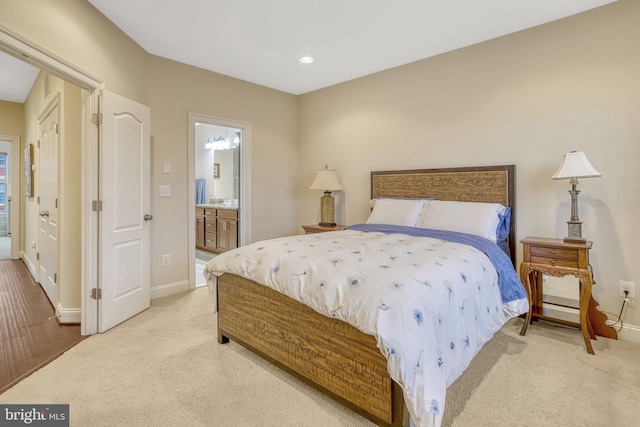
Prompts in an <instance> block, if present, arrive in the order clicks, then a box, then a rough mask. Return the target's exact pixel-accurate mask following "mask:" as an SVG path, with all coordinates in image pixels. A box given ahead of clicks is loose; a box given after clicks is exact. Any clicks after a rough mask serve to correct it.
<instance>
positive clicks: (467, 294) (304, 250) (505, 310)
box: [205, 224, 528, 426]
mask: <svg viewBox="0 0 640 427" xmlns="http://www.w3.org/2000/svg"><path fill="white" fill-rule="evenodd" d="M412 234H413V235H412ZM460 234H461V233H450V232H437V231H435V230H426V231H425V230H420V229H415V228H412V227H394V226H374V225H371V224H367V225H358V226H352V227H350V228H349V229H347V230H344V231H335V232H330V233H319V234H307V235H301V236H291V237H285V238H280V239H273V240H267V241H262V242H257V243H254V244H251V245H247V246H244V247H241V248H238V249H235V250H233V251H229V252H225V253H223V254H221V255H218V256H217V257H215V258H213V259H212V260H211V261H210V262H209V263H208V264H207V266H206V267H205V276H206V277H207V278H208V280H209V284H210V285H212V286H213V285H214V284H215V276H218V275H220V274H223V273H225V272H227V273H232V274H236V275H239V276H242V277H245V278H247V279H250V280H253V281H255V282H257V283H260V284H263V285H265V286H268V287H270V288H272V289H274V290H276V291H278V292H280V293H282V294H284V295H287V296H289V297H291V298H293V299H295V300H297V301H299V302H302V303H304V304H306V305H308V306H309V307H311V308H313V309H314V310H316V311H318V312H319V313H321V314H323V315H326V316H330V317H335V318H338V319H341V320H343V321H345V322H347V323H349V324H351V325H353V326H354V327H356V328H358V329H359V330H361V331H362V332H364V333H367V334H370V335H373V336H374V337H376V339H377V343H378V348H379V349H380V351H381V352H382V354H383V355H384V356H385V357H386V358H387V367H388V369H389V373H390V375H391V377H392V378H393V379H394V380H395V381H396V382H397V383H398V384H399V385H400V386H401V387H402V390H403V392H404V398H405V403H406V406H407V409H408V411H409V413H410V415H411V418H412V421H413V422H414V423H415V424H416V425H419V426H439V425H440V423H441V420H442V415H443V411H444V404H445V394H446V389H447V387H448V386H449V385H450V384H451V383H453V381H455V380H456V378H458V377H459V376H460V375H461V374H462V372H463V371H464V370H465V369H466V368H467V366H468V365H469V363H470V362H471V360H472V359H473V357H474V356H475V355H476V354H477V353H478V351H479V350H480V349H481V348H482V346H483V345H484V344H485V343H486V342H487V341H488V340H489V339H490V338H491V337H492V336H493V334H494V333H495V332H496V331H498V330H499V329H500V328H501V327H502V326H503V325H504V323H505V322H506V321H507V320H509V319H510V318H511V317H514V316H517V315H519V314H522V313H524V312H526V311H527V309H528V303H527V298H526V293H525V291H524V288H523V286H522V284H521V283H520V281H519V280H518V278H517V275H516V274H515V271H514V270H513V266H512V265H511V263H510V261H509V258H508V257H507V256H506V255H505V254H504V252H502V250H501V249H499V248H498V246H497V245H495V244H494V243H491V242H490V241H488V240H486V239H483V238H480V237H478V238H476V237H475V236H470V235H466V234H463V235H461V236H460ZM478 239H479V240H480V241H479V242H477V241H476V240H478ZM474 245H476V246H478V248H476V247H474ZM494 248H495V251H497V252H494ZM485 252H487V253H489V254H488V255H487V254H485ZM500 253H502V255H500ZM505 258H506V260H507V262H504V261H505ZM492 260H493V262H494V263H495V264H496V265H495V266H494V263H492Z"/></svg>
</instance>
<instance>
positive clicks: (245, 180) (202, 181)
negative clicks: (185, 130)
mask: <svg viewBox="0 0 640 427" xmlns="http://www.w3.org/2000/svg"><path fill="white" fill-rule="evenodd" d="M250 183H251V124H250V123H248V122H242V121H237V120H231V119H225V118H221V117H215V116H208V115H204V114H197V113H189V198H188V203H189V206H188V212H189V239H188V244H189V248H188V251H189V252H188V253H189V265H190V268H189V288H190V289H195V288H196V287H197V286H203V285H205V284H206V283H205V279H204V276H203V275H202V269H203V268H204V265H205V264H206V262H207V260H208V259H211V258H212V257H213V256H215V254H216V253H219V252H221V251H224V250H226V249H227V248H229V247H234V246H242V245H246V244H247V243H250V242H251V225H252V224H251V185H250ZM218 210H222V211H231V212H234V214H235V217H234V218H222V219H221V218H217V219H215V220H214V219H211V218H207V217H206V216H205V215H204V214H205V213H206V212H212V211H216V212H217V211H218ZM214 221H215V222H214ZM207 223H208V224H210V226H209V228H206V227H204V226H203V225H204V224H207ZM214 224H215V225H214ZM214 227H215V228H214ZM234 227H237V230H236V229H235V228H234ZM233 239H237V241H234V240H233ZM196 246H197V247H198V248H196ZM202 249H204V250H202Z"/></svg>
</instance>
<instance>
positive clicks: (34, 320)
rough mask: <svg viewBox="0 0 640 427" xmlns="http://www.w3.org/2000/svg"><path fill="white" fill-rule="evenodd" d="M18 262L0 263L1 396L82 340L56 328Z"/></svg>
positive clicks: (71, 328) (74, 329) (73, 329)
mask: <svg viewBox="0 0 640 427" xmlns="http://www.w3.org/2000/svg"><path fill="white" fill-rule="evenodd" d="M54 314H55V313H54V310H53V307H52V306H51V303H50V302H49V300H48V299H47V296H46V295H45V293H44V291H43V290H42V288H41V287H40V285H39V284H38V283H35V282H34V281H33V279H32V277H31V275H30V274H29V271H28V270H27V267H26V266H25V265H24V263H23V262H22V261H21V260H1V261H0V394H1V393H3V392H4V391H6V390H8V389H9V388H11V387H12V386H13V385H15V384H16V383H17V382H19V381H20V380H21V379H23V378H25V377H26V376H28V375H30V374H31V373H33V372H35V371H36V370H38V369H39V368H41V367H42V366H44V365H46V364H47V363H49V362H50V361H52V360H54V359H55V358H57V357H58V356H60V355H61V354H62V353H64V352H65V351H67V350H68V349H69V348H71V347H73V346H74V345H76V344H77V343H79V342H80V341H82V340H83V339H84V337H83V336H82V335H80V325H59V324H58V322H57V321H56V319H55V317H53V316H54Z"/></svg>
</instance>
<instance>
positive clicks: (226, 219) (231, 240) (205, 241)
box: [196, 203, 238, 253]
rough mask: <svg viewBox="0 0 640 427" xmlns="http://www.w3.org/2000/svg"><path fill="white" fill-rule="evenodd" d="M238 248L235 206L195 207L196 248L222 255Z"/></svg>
mask: <svg viewBox="0 0 640 427" xmlns="http://www.w3.org/2000/svg"><path fill="white" fill-rule="evenodd" d="M237 247H238V208H237V205H236V206H233V205H229V204H225V203H212V204H202V205H196V248H198V249H203V250H205V251H209V252H214V253H222V252H225V251H228V250H230V249H235V248H237Z"/></svg>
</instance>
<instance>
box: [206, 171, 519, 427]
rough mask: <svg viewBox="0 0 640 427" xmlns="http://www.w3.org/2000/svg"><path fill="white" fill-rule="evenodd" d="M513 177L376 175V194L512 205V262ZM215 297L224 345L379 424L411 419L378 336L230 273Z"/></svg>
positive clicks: (438, 173) (493, 173) (373, 192)
mask: <svg viewBox="0 0 640 427" xmlns="http://www.w3.org/2000/svg"><path fill="white" fill-rule="evenodd" d="M514 180H515V167H514V166H513V165H508V166H485V167H471V168H468V167H467V168H447V169H421V170H404V171H384V172H371V196H372V198H376V197H435V198H436V199H438V200H457V201H474V202H497V203H502V204H503V205H505V206H510V207H511V209H512V214H511V216H512V219H511V234H510V236H509V246H510V249H511V256H512V259H515V209H514V208H515V192H514V188H515V181H514ZM217 298H218V342H219V343H222V344H223V343H226V342H228V341H229V339H232V340H233V341H236V342H237V343H239V344H241V345H243V346H244V347H246V348H248V349H249V350H251V351H253V352H255V353H256V354H258V355H259V356H261V357H263V358H264V359H266V360H268V361H270V362H272V363H274V364H275V365H277V366H279V367H280V368H282V369H284V370H285V371H287V372H289V373H290V374H292V375H294V376H295V377H297V378H299V379H301V380H302V381H304V382H305V383H307V384H309V385H311V386H312V387H314V388H316V389H318V390H320V391H321V392H323V393H325V394H326V395H328V396H329V397H331V398H333V399H334V400H336V401H338V402H340V403H342V404H343V405H345V406H347V407H348V408H351V409H352V410H354V411H355V412H357V413H359V414H360V415H362V416H364V417H365V418H367V419H369V420H371V421H373V422H374V423H376V424H378V425H381V426H402V425H403V421H406V420H407V418H408V417H406V414H405V410H404V402H403V396H402V390H401V388H400V387H399V386H398V385H397V384H396V383H395V382H394V381H393V380H392V379H391V377H390V376H389V373H388V371H387V361H386V359H385V358H384V356H383V355H382V353H381V352H380V350H379V349H378V348H377V346H376V340H375V338H374V337H373V336H371V335H366V334H364V333H362V332H360V331H359V330H357V329H356V328H354V327H352V326H351V325H349V324H347V323H345V322H342V321H340V320H337V319H333V318H329V317H325V316H323V315H321V314H319V313H317V312H316V311H314V310H312V309H310V308H309V307H307V306H305V305H303V304H301V303H299V302H297V301H295V300H293V299H291V298H289V297H287V296H284V295H282V294H280V293H278V292H276V291H274V290H272V289H270V288H268V287H266V286H262V285H260V284H257V283H255V282H252V281H250V280H247V279H244V278H242V277H239V276H235V275H231V274H223V275H222V276H220V277H219V278H218V287H217ZM292 319H295V321H292ZM407 424H408V423H407Z"/></svg>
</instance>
